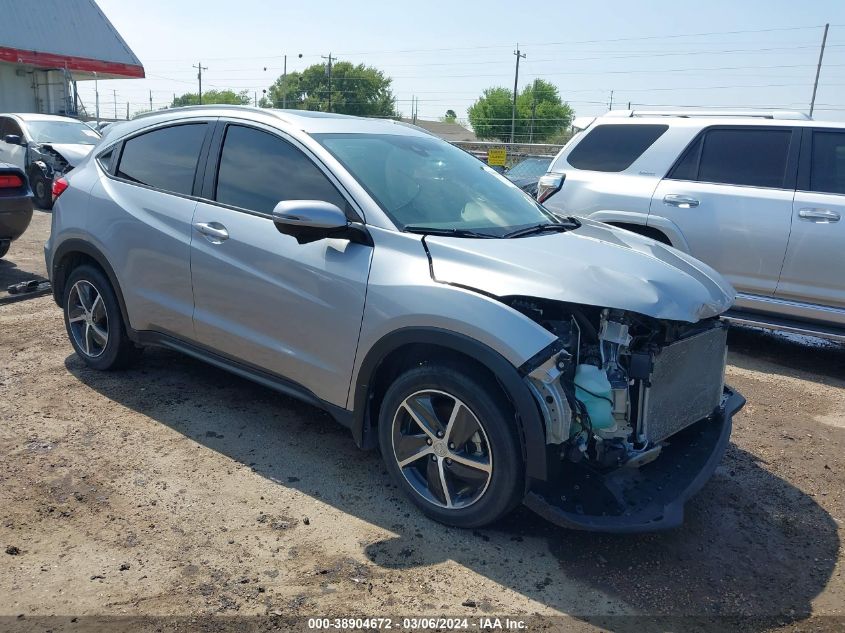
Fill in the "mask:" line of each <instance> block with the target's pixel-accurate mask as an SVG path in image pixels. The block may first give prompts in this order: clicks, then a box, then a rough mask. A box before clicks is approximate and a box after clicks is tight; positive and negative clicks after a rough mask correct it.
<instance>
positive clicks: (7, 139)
mask: <svg viewBox="0 0 845 633" xmlns="http://www.w3.org/2000/svg"><path fill="white" fill-rule="evenodd" d="M3 142H4V143H8V144H9V145H23V139H21V137H20V136H19V135H17V134H7V135H6V136H4V137H3Z"/></svg>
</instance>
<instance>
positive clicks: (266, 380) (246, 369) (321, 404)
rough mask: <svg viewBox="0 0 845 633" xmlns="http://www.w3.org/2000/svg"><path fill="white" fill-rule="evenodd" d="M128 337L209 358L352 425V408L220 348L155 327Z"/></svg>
mask: <svg viewBox="0 0 845 633" xmlns="http://www.w3.org/2000/svg"><path fill="white" fill-rule="evenodd" d="M129 338H131V339H132V340H133V341H134V342H135V343H137V344H138V345H143V346H153V347H165V348H168V349H172V350H175V351H177V352H181V353H183V354H186V355H188V356H191V357H193V358H196V359H197V360H201V361H203V362H206V363H208V364H209V365H214V366H215V367H219V368H220V369H224V370H226V371H228V372H231V373H233V374H235V375H237V376H240V377H241V378H246V379H247V380H251V381H253V382H256V383H258V384H259V385H262V386H264V387H267V388H269V389H272V390H273V391H277V392H279V393H283V394H284V395H286V396H290V397H291V398H296V399H297V400H301V401H303V402H306V403H308V404H310V405H312V406H315V407H317V408H318V409H322V410H323V411H326V412H327V413H328V414H329V415H331V416H332V417H333V418H334V419H335V421H337V422H338V424H340V425H342V426H345V427H347V428H351V426H352V418H353V416H352V411H348V410H347V409H344V408H343V407H339V406H337V405H335V404H332V403H330V402H326V401H325V400H323V399H321V398H318V397H317V396H316V395H314V393H313V392H312V391H310V390H309V389H306V388H305V387H303V386H302V385H300V384H299V383H296V382H293V381H292V380H288V379H287V378H285V377H283V376H279V375H276V374H273V373H270V372H268V371H265V370H263V369H260V368H258V367H255V366H254V365H250V364H248V363H244V362H242V361H239V360H235V359H233V358H230V357H228V356H224V355H222V354H219V353H218V352H213V351H211V350H209V349H206V348H204V347H202V346H200V345H197V344H195V343H189V342H187V341H184V340H182V339H181V338H177V337H175V336H171V335H169V334H162V333H160V332H152V331H132V332H130V333H129Z"/></svg>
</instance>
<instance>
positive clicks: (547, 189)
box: [537, 174, 566, 202]
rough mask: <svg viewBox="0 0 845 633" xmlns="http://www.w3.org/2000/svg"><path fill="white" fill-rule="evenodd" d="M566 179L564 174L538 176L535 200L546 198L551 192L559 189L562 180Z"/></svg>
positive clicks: (540, 200)
mask: <svg viewBox="0 0 845 633" xmlns="http://www.w3.org/2000/svg"><path fill="white" fill-rule="evenodd" d="M564 180H566V174H546V175H545V176H540V180H539V182H538V183H537V202H543V201H544V200H548V199H549V196H551V195H552V194H553V193H557V192H558V191H560V188H561V186H562V185H563V181H564Z"/></svg>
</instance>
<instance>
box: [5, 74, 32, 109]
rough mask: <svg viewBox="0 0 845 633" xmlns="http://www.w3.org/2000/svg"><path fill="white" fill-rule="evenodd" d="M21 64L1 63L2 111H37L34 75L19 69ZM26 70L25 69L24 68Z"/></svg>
mask: <svg viewBox="0 0 845 633" xmlns="http://www.w3.org/2000/svg"><path fill="white" fill-rule="evenodd" d="M21 68H22V67H21V66H17V65H15V64H4V63H0V112H36V111H37V110H36V107H37V103H36V100H35V93H34V92H33V90H32V75H31V74H30V73H28V72H23V76H21V75H19V74H18V72H17V70H18V69H21ZM24 70H25V69H24Z"/></svg>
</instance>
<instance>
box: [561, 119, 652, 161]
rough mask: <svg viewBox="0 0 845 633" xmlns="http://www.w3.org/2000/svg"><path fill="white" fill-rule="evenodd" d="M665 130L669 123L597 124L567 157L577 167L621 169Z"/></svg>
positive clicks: (635, 158)
mask: <svg viewBox="0 0 845 633" xmlns="http://www.w3.org/2000/svg"><path fill="white" fill-rule="evenodd" d="M668 129H669V126H668V125H599V126H597V127H595V128H593V129H592V130H591V131H589V132H588V133H587V136H585V137H584V138H583V139H582V140H581V142H580V143H578V145H576V146H575V149H573V150H572V153H570V154H569V157H568V158H567V159H566V160H567V162H568V163H569V164H570V165H572V166H573V167H575V168H576V169H588V170H591V171H624V170H626V169H628V167H630V166H631V165H632V164H633V162H634V161H635V160H637V159H638V158H639V157H640V156H642V154H643V152H645V151H646V150H647V149H648V148H649V147H651V145H652V144H653V143H654V141H656V140H657V139H659V138H660V137H661V136H662V135H663V133H664V132H665V131H666V130H668Z"/></svg>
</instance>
